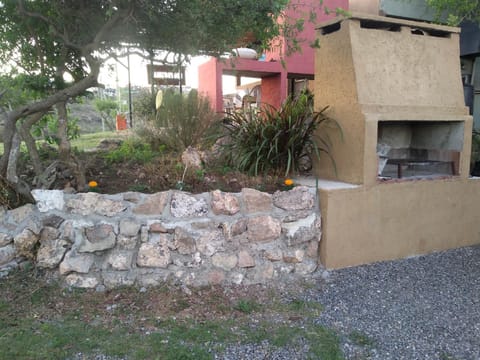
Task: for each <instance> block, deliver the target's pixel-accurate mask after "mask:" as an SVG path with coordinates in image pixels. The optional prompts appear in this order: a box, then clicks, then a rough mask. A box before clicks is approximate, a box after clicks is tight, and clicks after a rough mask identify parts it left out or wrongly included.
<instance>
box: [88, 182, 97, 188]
mask: <svg viewBox="0 0 480 360" xmlns="http://www.w3.org/2000/svg"><path fill="white" fill-rule="evenodd" d="M97 186H98V183H97V182H96V181H95V180H92V181H89V182H88V187H91V188H95V187H97Z"/></svg>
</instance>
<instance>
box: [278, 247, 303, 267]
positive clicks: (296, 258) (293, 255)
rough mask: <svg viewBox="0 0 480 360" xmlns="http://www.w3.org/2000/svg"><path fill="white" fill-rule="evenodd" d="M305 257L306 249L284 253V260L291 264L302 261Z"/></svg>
mask: <svg viewBox="0 0 480 360" xmlns="http://www.w3.org/2000/svg"><path fill="white" fill-rule="evenodd" d="M304 257H305V251H303V250H300V249H297V250H294V251H286V252H284V253H283V261H284V262H286V263H290V264H295V263H301V262H302V261H303V258H304Z"/></svg>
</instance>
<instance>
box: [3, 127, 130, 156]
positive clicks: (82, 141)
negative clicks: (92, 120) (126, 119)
mask: <svg viewBox="0 0 480 360" xmlns="http://www.w3.org/2000/svg"><path fill="white" fill-rule="evenodd" d="M130 134H131V132H129V131H121V132H119V131H104V132H98V133H89V134H81V135H80V137H79V138H77V139H75V140H72V141H71V145H72V148H77V149H78V150H79V151H84V150H88V149H92V148H94V147H96V146H97V145H98V144H99V143H100V141H102V140H103V139H124V138H126V137H127V136H129V135H130ZM39 142H42V141H39ZM2 154H3V142H0V155H2Z"/></svg>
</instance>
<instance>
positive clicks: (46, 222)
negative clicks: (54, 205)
mask: <svg viewBox="0 0 480 360" xmlns="http://www.w3.org/2000/svg"><path fill="white" fill-rule="evenodd" d="M64 221H65V219H64V218H63V217H61V216H58V215H55V214H52V215H49V216H47V217H44V218H43V220H42V223H43V226H50V227H53V228H55V229H58V228H59V227H60V225H62V224H63V222H64Z"/></svg>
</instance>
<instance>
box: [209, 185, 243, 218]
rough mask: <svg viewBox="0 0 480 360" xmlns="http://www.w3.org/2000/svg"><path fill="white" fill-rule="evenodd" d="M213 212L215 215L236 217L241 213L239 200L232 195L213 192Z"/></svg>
mask: <svg viewBox="0 0 480 360" xmlns="http://www.w3.org/2000/svg"><path fill="white" fill-rule="evenodd" d="M211 196H212V211H213V213H214V214H215V215H235V214H236V213H238V212H239V211H240V205H239V203H238V198H237V197H236V196H235V195H234V194H231V193H225V192H222V191H220V190H215V191H212V192H211Z"/></svg>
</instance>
